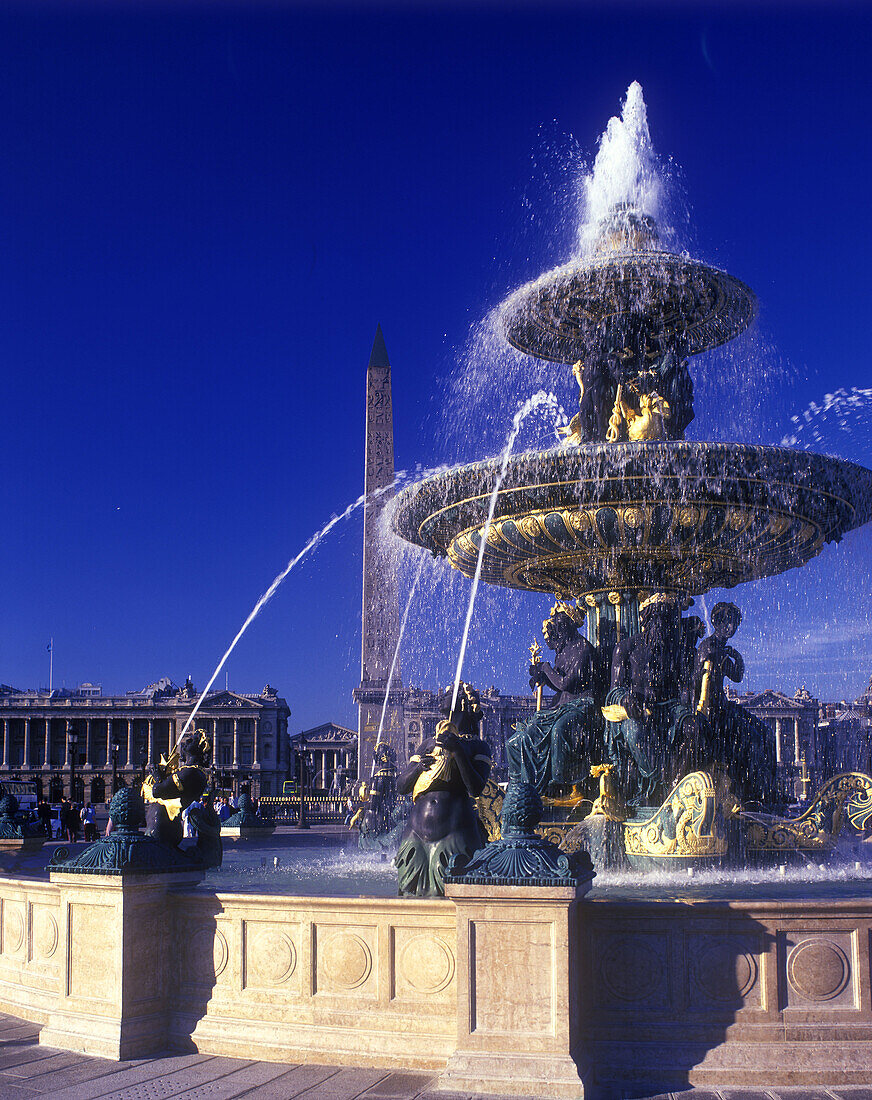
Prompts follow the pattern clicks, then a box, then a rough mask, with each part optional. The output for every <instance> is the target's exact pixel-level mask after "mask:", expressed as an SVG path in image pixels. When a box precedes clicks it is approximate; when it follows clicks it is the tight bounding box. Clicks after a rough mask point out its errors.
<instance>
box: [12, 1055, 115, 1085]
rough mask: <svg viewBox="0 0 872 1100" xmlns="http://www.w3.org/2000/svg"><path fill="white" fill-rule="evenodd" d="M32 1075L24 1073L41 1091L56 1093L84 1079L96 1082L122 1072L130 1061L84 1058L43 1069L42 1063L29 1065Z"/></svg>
mask: <svg viewBox="0 0 872 1100" xmlns="http://www.w3.org/2000/svg"><path fill="white" fill-rule="evenodd" d="M27 1068H28V1069H30V1070H31V1071H32V1074H33V1075H32V1076H27V1075H26V1074H22V1077H24V1078H25V1079H26V1081H27V1083H28V1084H29V1085H30V1086H31V1087H32V1088H35V1089H38V1090H39V1091H40V1092H45V1093H52V1094H54V1093H56V1092H58V1091H59V1090H60V1089H65V1088H69V1087H70V1086H72V1085H78V1084H81V1083H82V1082H83V1081H94V1082H96V1081H97V1079H98V1078H99V1079H100V1080H102V1079H104V1078H109V1077H110V1076H111V1075H112V1074H114V1073H121V1072H122V1071H123V1070H125V1069H129V1068H130V1063H129V1062H110V1061H108V1060H107V1059H106V1058H84V1057H83V1058H82V1061H81V1063H80V1064H79V1065H77V1066H65V1067H64V1068H62V1069H58V1068H53V1069H47V1070H45V1071H43V1069H42V1063H36V1064H33V1065H32V1066H28V1067H27Z"/></svg>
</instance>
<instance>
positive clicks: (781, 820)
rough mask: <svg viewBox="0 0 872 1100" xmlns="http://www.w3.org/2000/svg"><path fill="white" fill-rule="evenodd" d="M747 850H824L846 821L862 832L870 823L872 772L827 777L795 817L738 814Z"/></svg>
mask: <svg viewBox="0 0 872 1100" xmlns="http://www.w3.org/2000/svg"><path fill="white" fill-rule="evenodd" d="M738 817H739V820H740V821H741V823H742V830H743V833H744V836H745V849H746V851H748V852H760V853H765V852H769V853H777V852H791V851H805V852H822V851H823V852H825V851H830V850H831V849H832V848H834V847H835V845H836V841H837V840H838V839H839V834H840V833H841V831H842V829H843V828H844V827H845V826H846V825H847V826H848V827H849V828H851V829H853V830H854V831H855V832H858V833H862V832H864V831H865V830H866V829H867V828H868V826H869V825H870V823H872V776H868V775H865V774H864V773H863V772H842V773H841V774H840V775H834V776H833V777H832V778H831V779H828V780H827V781H826V783H824V785H823V786H822V787H821V789H820V790H819V791H818V793H817V794H816V795H815V797H814V799H813V800H812V803H811V805H810V806H809V808H808V809H807V810H806V811H805V813H803V814H801V815H800V816H799V817H795V818H787V817H775V816H773V815H772V814H754V813H741V814H739V815H738Z"/></svg>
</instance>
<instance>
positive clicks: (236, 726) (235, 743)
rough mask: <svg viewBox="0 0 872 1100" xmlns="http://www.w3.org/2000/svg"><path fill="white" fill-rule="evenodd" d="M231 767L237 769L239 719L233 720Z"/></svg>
mask: <svg viewBox="0 0 872 1100" xmlns="http://www.w3.org/2000/svg"><path fill="white" fill-rule="evenodd" d="M233 767H234V770H235V769H236V768H238V767H239V719H238V718H234V719H233Z"/></svg>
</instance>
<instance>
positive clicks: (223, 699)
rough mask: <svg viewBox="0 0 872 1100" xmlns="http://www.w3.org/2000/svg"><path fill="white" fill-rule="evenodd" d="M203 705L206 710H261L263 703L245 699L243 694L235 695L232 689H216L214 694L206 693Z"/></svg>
mask: <svg viewBox="0 0 872 1100" xmlns="http://www.w3.org/2000/svg"><path fill="white" fill-rule="evenodd" d="M203 706H204V707H205V708H206V709H207V710H215V709H216V708H217V709H224V708H226V709H227V710H263V703H258V702H255V700H254V699H246V698H245V696H244V695H237V694H236V693H235V692H233V691H217V692H215V694H214V695H208V696H207V697H206V700H205V702H204V703H203Z"/></svg>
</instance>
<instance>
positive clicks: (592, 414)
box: [558, 316, 694, 446]
mask: <svg viewBox="0 0 872 1100" xmlns="http://www.w3.org/2000/svg"><path fill="white" fill-rule="evenodd" d="M687 364H688V359H687V355H686V353H685V351H684V348H683V347H682V345H681V343H680V341H678V340H677V339H676V338H675V337H672V338H671V339H670V341H669V343H667V342H666V339H665V337H664V336H662V335H657V334H650V333H647V332H646V331H645V329H644V326H643V324H642V322H641V320H640V319H636V318H631V317H626V316H624V317H622V318H620V319H619V320H618V321H617V322H614V323H612V324H611V325H606V326H604V328H603V332H602V333H601V337H600V344H599V346H598V347H594V348H591V351H590V354H589V355H588V356H587V357H586V358H585V359H584V360H579V361H578V362H576V363H575V364H574V365H573V368H572V373H573V375H574V377H575V380H576V382H577V383H578V388H579V403H578V413H577V415H576V416H574V417H573V418H572V420H571V421H570V423H569V426H568V427H567V428H560V429H558V432H559V434H561V435H563V436H564V437H565V438H564V443H565V444H566V445H572V446H578V445H580V444H583V443H600V442H608V443H619V442H631V443H635V442H654V441H660V440H667V439H673V440H674V439H684V432H685V429H686V428H687V426H688V424H690V422H691V421H692V420H693V416H694V412H693V381H692V380H691V377H690V372H689V370H688V367H687Z"/></svg>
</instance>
